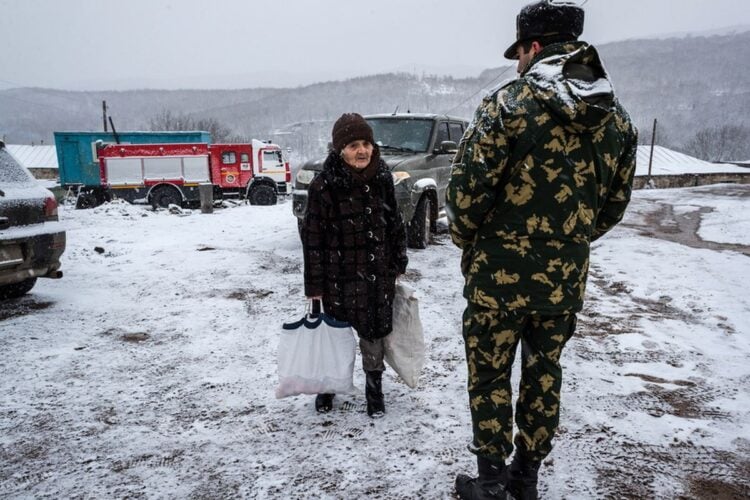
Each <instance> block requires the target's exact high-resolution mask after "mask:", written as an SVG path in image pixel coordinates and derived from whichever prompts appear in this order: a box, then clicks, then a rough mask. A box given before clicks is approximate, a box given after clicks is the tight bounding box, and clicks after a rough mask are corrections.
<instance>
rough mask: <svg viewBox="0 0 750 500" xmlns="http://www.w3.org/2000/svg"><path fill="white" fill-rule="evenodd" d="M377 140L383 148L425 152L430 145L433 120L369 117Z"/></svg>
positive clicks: (368, 120) (368, 121)
mask: <svg viewBox="0 0 750 500" xmlns="http://www.w3.org/2000/svg"><path fill="white" fill-rule="evenodd" d="M367 123H369V124H370V126H371V127H372V133H373V135H374V136H375V142H377V143H378V146H380V147H383V148H388V147H390V148H393V149H406V150H410V151H416V152H419V153H424V152H425V151H427V148H428V147H429V146H430V136H431V135H432V125H433V123H434V121H433V120H424V119H414V118H407V119H404V118H368V119H367Z"/></svg>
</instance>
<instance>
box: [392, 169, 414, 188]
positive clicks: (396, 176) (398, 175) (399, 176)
mask: <svg viewBox="0 0 750 500" xmlns="http://www.w3.org/2000/svg"><path fill="white" fill-rule="evenodd" d="M391 174H393V185H394V186H398V185H399V183H400V182H401V181H405V180H406V179H408V178H409V177H411V175H409V173H408V172H391Z"/></svg>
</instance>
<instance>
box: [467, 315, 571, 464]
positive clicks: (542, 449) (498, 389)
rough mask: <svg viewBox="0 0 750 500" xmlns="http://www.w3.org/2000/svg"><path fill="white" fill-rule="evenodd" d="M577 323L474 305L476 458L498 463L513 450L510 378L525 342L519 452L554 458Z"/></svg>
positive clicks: (470, 360) (470, 319)
mask: <svg viewBox="0 0 750 500" xmlns="http://www.w3.org/2000/svg"><path fill="white" fill-rule="evenodd" d="M575 324H576V316H575V314H566V315H559V316H541V315H527V314H519V313H504V312H502V311H499V310H497V309H485V308H483V307H478V306H475V305H473V304H471V303H470V304H469V306H468V307H467V308H466V311H465V312H464V341H465V346H466V362H467V364H468V367H469V384H468V387H469V404H470V407H471V420H472V423H473V427H474V440H473V442H472V444H471V449H472V451H473V452H474V453H476V454H478V455H481V456H484V457H486V458H489V459H491V460H498V458H500V459H504V458H506V457H508V456H510V454H511V452H512V451H513V444H512V441H511V440H512V436H513V408H512V405H511V398H512V394H513V391H512V388H511V385H510V377H511V368H512V367H513V360H514V358H515V354H516V348H517V347H518V343H519V341H520V343H521V356H522V367H523V372H522V376H521V384H520V390H519V393H518V400H517V402H516V425H517V426H518V433H517V434H516V438H515V444H516V448H517V449H518V450H521V452H522V453H523V454H524V456H526V457H528V458H529V459H531V460H541V459H543V458H544V457H545V456H547V455H548V454H549V452H550V450H551V449H552V437H553V436H554V434H555V431H556V430H557V424H558V421H559V415H560V387H561V384H562V368H561V366H560V354H561V353H562V349H563V347H564V346H565V343H566V342H567V341H568V340H569V339H570V337H571V336H572V335H573V332H574V331H575Z"/></svg>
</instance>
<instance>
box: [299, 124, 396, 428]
mask: <svg viewBox="0 0 750 500" xmlns="http://www.w3.org/2000/svg"><path fill="white" fill-rule="evenodd" d="M332 135H333V149H332V150H331V152H330V154H329V155H328V157H327V158H326V160H325V163H324V165H323V171H322V172H321V173H320V174H319V175H318V176H317V177H316V178H315V179H314V180H313V182H312V184H310V187H309V189H308V201H307V212H306V214H305V219H304V225H303V228H302V241H303V250H304V256H305V295H306V296H307V297H308V298H309V299H320V300H322V302H323V307H324V309H325V311H326V313H327V314H330V315H331V316H333V317H334V318H336V319H337V320H341V321H347V322H349V323H350V324H351V325H352V327H354V329H355V330H356V331H357V334H358V335H359V345H360V350H361V351H362V365H363V368H364V371H365V375H366V378H367V384H366V388H365V395H366V399H367V414H368V415H369V416H370V417H373V418H377V417H381V416H383V415H384V413H385V403H384V401H383V391H382V382H381V380H382V374H383V371H384V370H385V365H384V364H383V338H384V337H385V336H386V335H388V334H389V333H390V332H391V321H392V316H393V294H394V288H395V283H396V277H397V276H399V275H401V274H403V273H404V272H405V271H406V264H407V262H408V259H407V257H406V230H405V227H404V222H403V220H402V219H401V214H400V212H399V210H398V206H397V205H396V199H395V195H394V190H393V177H392V175H391V172H390V171H389V170H388V168H387V167H386V165H385V162H383V161H382V160H381V159H380V152H379V150H378V147H377V145H376V144H375V141H374V140H373V134H372V129H371V128H370V126H369V125H368V124H367V122H366V121H365V119H364V118H362V117H361V116H360V115H358V114H356V113H346V114H344V115H342V116H341V117H340V118H339V119H338V120H337V121H336V123H335V124H334V126H333V134H332ZM333 397H334V395H333V394H318V396H317V397H316V398H315V409H316V410H317V411H319V412H328V411H331V409H332V408H333Z"/></svg>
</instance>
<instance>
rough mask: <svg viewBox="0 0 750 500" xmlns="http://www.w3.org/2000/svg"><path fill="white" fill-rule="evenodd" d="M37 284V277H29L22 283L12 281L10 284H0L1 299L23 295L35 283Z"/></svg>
mask: <svg viewBox="0 0 750 500" xmlns="http://www.w3.org/2000/svg"><path fill="white" fill-rule="evenodd" d="M35 284H36V278H27V279H25V280H23V281H21V282H20V283H12V284H10V285H2V286H0V300H5V299H16V298H18V297H20V296H22V295H26V293H28V292H29V290H31V289H32V288H34V285H35Z"/></svg>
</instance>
